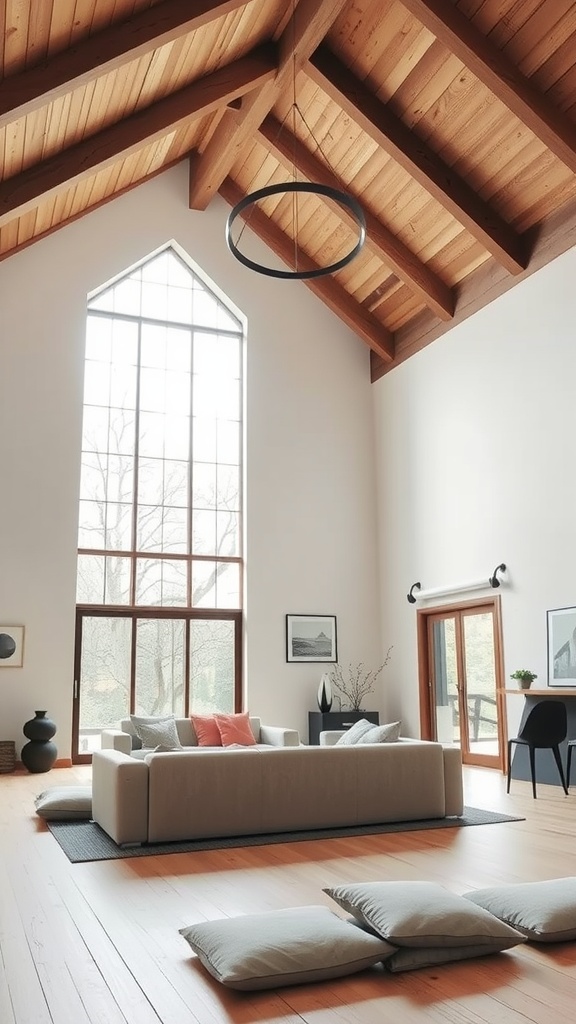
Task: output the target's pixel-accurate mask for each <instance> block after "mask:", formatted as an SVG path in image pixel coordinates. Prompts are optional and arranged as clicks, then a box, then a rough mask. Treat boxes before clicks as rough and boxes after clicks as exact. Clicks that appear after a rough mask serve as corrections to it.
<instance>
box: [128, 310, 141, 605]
mask: <svg viewBox="0 0 576 1024" xmlns="http://www.w3.org/2000/svg"><path fill="white" fill-rule="evenodd" d="M141 361H142V320H141V319H139V320H138V355H137V360H136V401H135V403H134V404H135V406H136V408H135V410H134V475H133V485H132V545H131V547H132V551H131V553H130V604H131V605H132V606H135V604H136V574H137V567H138V557H137V554H136V552H137V542H138V478H139V461H140V375H141V372H142V366H141Z"/></svg>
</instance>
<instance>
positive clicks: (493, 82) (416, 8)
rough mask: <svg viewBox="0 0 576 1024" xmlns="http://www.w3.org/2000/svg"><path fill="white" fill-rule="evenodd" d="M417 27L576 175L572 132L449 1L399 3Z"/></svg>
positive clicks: (575, 142)
mask: <svg viewBox="0 0 576 1024" xmlns="http://www.w3.org/2000/svg"><path fill="white" fill-rule="evenodd" d="M402 3H403V4H404V6H405V7H406V8H407V10H409V11H410V13H411V14H413V15H414V16H415V17H416V18H418V20H419V21H420V22H422V24H423V25H424V26H425V27H426V28H428V29H429V30H430V31H431V32H433V33H434V35H435V36H436V37H437V38H438V39H439V40H440V41H441V42H442V43H444V45H445V46H447V47H448V49H449V50H451V51H452V53H455V54H456V55H457V56H458V57H459V58H460V60H462V62H463V63H464V64H465V65H466V67H468V68H470V70H471V71H472V72H473V73H474V74H475V75H476V77H477V78H478V79H479V80H480V81H481V82H483V84H484V85H485V86H486V87H487V88H488V89H490V90H491V91H492V92H493V93H494V94H495V95H496V96H498V98H499V99H500V100H501V101H502V103H504V104H505V106H507V107H508V109H509V110H512V111H513V112H514V113H515V114H516V116H517V117H518V118H519V119H520V120H521V121H522V122H523V123H524V124H525V125H526V127H527V128H529V129H530V131H532V132H534V135H536V136H537V137H538V138H539V139H540V140H541V141H542V142H543V143H544V145H545V146H547V147H548V149H550V150H551V151H552V152H553V153H554V154H555V155H556V156H557V157H558V158H559V159H560V160H562V161H563V163H565V164H566V165H567V166H568V167H569V168H570V170H571V171H573V172H576V129H575V128H574V126H573V125H572V124H571V123H570V121H569V120H568V119H567V118H566V117H565V116H564V115H563V114H562V112H561V111H560V110H558V108H557V107H555V106H554V105H553V104H552V103H551V102H550V100H549V99H548V98H547V97H546V96H544V95H543V94H542V93H540V92H538V90H537V89H535V88H534V86H533V85H532V83H531V82H530V79H529V78H526V77H525V76H524V75H523V74H522V72H521V71H520V70H519V69H518V68H517V67H516V65H515V64H513V63H512V61H511V60H509V59H508V57H507V56H506V55H505V54H504V53H502V51H501V50H498V49H497V48H496V47H495V46H494V45H493V44H492V43H491V42H490V40H489V39H486V37H485V36H483V35H482V33H481V32H479V31H478V30H477V29H476V28H475V27H474V25H472V24H471V22H470V21H468V19H467V18H466V17H464V15H463V14H461V13H460V11H459V10H457V8H456V7H454V5H453V4H452V3H451V2H450V0H402Z"/></svg>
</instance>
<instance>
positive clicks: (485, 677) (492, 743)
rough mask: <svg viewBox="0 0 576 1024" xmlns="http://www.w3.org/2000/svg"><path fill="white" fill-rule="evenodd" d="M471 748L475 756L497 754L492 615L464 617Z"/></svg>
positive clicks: (467, 702)
mask: <svg viewBox="0 0 576 1024" xmlns="http://www.w3.org/2000/svg"><path fill="white" fill-rule="evenodd" d="M462 627H463V630H462V631H463V643H464V666H465V673H466V714H467V719H468V748H469V750H470V753H472V754H484V755H485V754H491V755H498V750H499V740H498V717H497V702H496V667H495V656H494V626H493V619H492V615H491V614H490V613H489V612H487V613H484V614H463V616H462Z"/></svg>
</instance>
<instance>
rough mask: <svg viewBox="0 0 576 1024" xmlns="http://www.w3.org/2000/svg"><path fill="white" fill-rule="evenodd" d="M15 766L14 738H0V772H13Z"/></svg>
mask: <svg viewBox="0 0 576 1024" xmlns="http://www.w3.org/2000/svg"><path fill="white" fill-rule="evenodd" d="M15 767H16V744H15V743H14V740H0V772H13V771H14V769H15Z"/></svg>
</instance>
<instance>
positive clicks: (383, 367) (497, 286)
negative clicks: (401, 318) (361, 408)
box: [370, 199, 576, 381]
mask: <svg viewBox="0 0 576 1024" xmlns="http://www.w3.org/2000/svg"><path fill="white" fill-rule="evenodd" d="M526 235H527V236H528V239H527V240H528V241H529V243H530V248H531V250H532V258H531V260H530V263H529V265H528V267H527V268H526V269H525V270H523V271H522V273H521V275H520V277H519V278H512V277H510V274H507V273H506V271H505V270H504V268H503V267H502V266H501V265H500V264H499V263H497V262H496V260H493V259H491V260H488V262H487V263H484V264H483V265H482V266H481V267H479V268H478V270H475V271H474V272H473V273H472V274H469V275H468V277H466V278H465V279H464V281H462V283H461V284H460V285H459V286H458V288H457V289H456V292H457V299H456V310H455V313H454V321H453V323H451V324H449V325H447V324H444V323H441V322H440V320H439V319H438V317H435V316H433V315H432V314H430V313H429V312H427V311H424V312H423V313H421V314H420V315H419V316H418V317H416V319H414V320H412V321H411V322H410V323H408V324H406V325H405V326H404V327H401V328H400V329H399V330H398V331H396V333H395V335H394V341H395V356H394V363H393V364H392V363H391V362H390V360H389V359H387V360H383V359H380V358H379V357H378V356H376V354H375V353H372V354H371V360H370V362H371V376H372V381H376V380H378V379H379V378H380V377H382V376H383V375H384V374H385V373H388V372H389V371H390V370H391V369H393V367H394V366H399V365H400V363H402V362H404V361H405V360H406V359H409V358H410V356H413V355H415V354H416V352H420V351H421V349H423V348H426V346H427V345H430V344H431V343H432V342H433V341H436V339H437V338H440V337H442V335H443V334H446V333H447V332H448V331H450V330H452V328H453V327H454V326H456V325H457V324H461V323H463V322H464V320H467V319H468V317H470V316H472V314H473V313H477V312H478V310H480V309H483V308H484V307H486V306H488V305H489V304H490V303H491V302H493V301H494V299H497V298H498V297H499V296H500V295H504V293H505V292H507V291H509V290H510V289H511V288H514V287H515V285H517V284H518V281H519V280H521V281H524V280H526V278H528V277H530V276H531V275H532V274H534V273H536V271H537V270H540V269H541V268H542V267H545V266H546V265H547V264H548V263H550V261H551V260H554V259H556V257H557V256H561V255H562V253H564V252H567V251H568V249H571V248H572V247H573V246H574V243H575V242H576V200H575V199H571V200H569V201H568V202H567V203H565V204H564V206H563V207H561V209H560V210H557V211H556V212H555V213H553V214H551V215H550V216H549V217H547V218H546V220H545V221H543V222H542V223H541V224H537V225H535V226H534V227H533V228H530V229H529V230H528V231H527V232H526Z"/></svg>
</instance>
